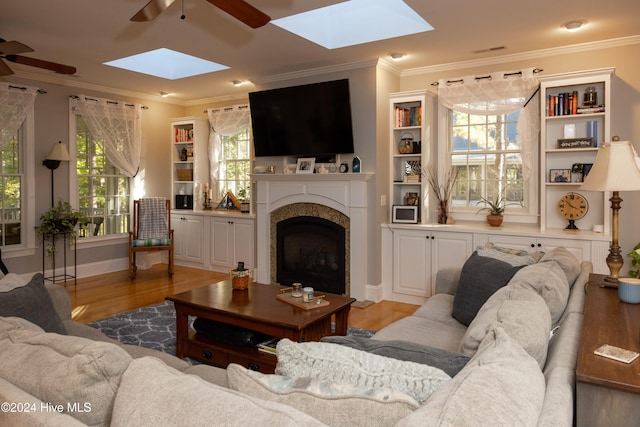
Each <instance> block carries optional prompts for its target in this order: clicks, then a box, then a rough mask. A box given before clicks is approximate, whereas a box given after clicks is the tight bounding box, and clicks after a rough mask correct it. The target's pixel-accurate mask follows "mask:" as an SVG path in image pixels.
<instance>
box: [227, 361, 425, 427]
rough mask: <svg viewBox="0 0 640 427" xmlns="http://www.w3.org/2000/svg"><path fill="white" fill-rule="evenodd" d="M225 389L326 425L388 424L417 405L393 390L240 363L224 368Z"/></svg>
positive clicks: (364, 425)
mask: <svg viewBox="0 0 640 427" xmlns="http://www.w3.org/2000/svg"><path fill="white" fill-rule="evenodd" d="M227 382H228V384H229V388H231V389H232V390H237V391H239V392H241V393H245V394H247V395H249V396H254V397H257V398H260V399H263V400H268V401H271V402H278V403H283V404H285V405H289V406H292V407H294V408H297V409H300V410H301V411H303V412H306V413H307V414H309V415H311V416H313V417H314V418H316V419H318V420H320V421H322V422H323V423H325V424H328V425H330V426H336V427H342V426H346V425H349V426H353V427H358V426H362V427H368V426H372V425H374V426H391V425H393V424H395V423H396V422H397V421H399V420H400V419H402V418H404V417H406V416H407V415H409V414H410V413H412V412H413V411H414V410H416V409H418V408H419V405H418V402H416V401H415V400H414V399H413V398H412V397H410V396H409V395H407V394H404V393H402V392H399V391H397V390H392V389H388V388H382V387H375V388H366V387H358V386H352V385H351V384H348V383H338V382H334V381H328V380H315V379H312V378H307V377H304V378H294V377H287V376H281V375H265V374H261V373H260V372H254V371H251V370H248V369H247V368H244V367H242V366H240V365H236V364H231V365H229V366H228V367H227Z"/></svg>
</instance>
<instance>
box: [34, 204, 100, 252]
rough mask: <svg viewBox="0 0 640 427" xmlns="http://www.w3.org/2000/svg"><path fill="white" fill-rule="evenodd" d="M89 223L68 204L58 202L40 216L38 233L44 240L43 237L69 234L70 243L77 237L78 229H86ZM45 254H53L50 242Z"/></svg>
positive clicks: (87, 219) (52, 245) (84, 216)
mask: <svg viewBox="0 0 640 427" xmlns="http://www.w3.org/2000/svg"><path fill="white" fill-rule="evenodd" d="M87 222H89V218H87V216H86V215H84V214H83V213H81V212H80V211H78V210H74V209H73V208H72V207H71V204H69V202H63V201H62V200H58V204H57V205H54V206H52V207H51V208H50V209H49V210H47V211H46V212H45V213H43V214H42V215H41V216H40V226H38V227H37V228H38V233H39V234H40V236H41V237H42V238H43V239H44V237H45V236H54V237H53V239H55V236H56V235H58V234H64V233H70V234H71V239H69V242H70V243H72V242H73V241H74V239H75V238H76V237H77V235H78V230H77V229H76V226H79V228H86V224H87ZM47 253H48V254H49V255H53V253H55V245H54V243H53V241H52V242H50V243H49V244H48V245H47Z"/></svg>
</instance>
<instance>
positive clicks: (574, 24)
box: [561, 20, 587, 31]
mask: <svg viewBox="0 0 640 427" xmlns="http://www.w3.org/2000/svg"><path fill="white" fill-rule="evenodd" d="M586 23H587V21H584V20H574V21H568V22H565V23H564V24H562V25H561V26H562V28H564V29H566V30H567V31H578V30H579V29H580V28H582V26H583V25H584V24H586Z"/></svg>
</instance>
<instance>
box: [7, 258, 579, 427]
mask: <svg viewBox="0 0 640 427" xmlns="http://www.w3.org/2000/svg"><path fill="white" fill-rule="evenodd" d="M590 271H591V265H590V264H589V263H582V264H579V263H578V261H577V260H576V259H575V258H574V257H573V256H572V255H571V254H569V253H568V252H567V251H566V250H562V249H559V250H554V251H552V252H550V253H547V254H544V256H541V254H524V253H508V251H506V252H503V251H502V250H501V248H479V249H478V251H476V252H475V253H474V255H473V256H472V257H471V258H470V259H469V260H468V261H467V263H465V265H464V266H463V268H462V269H461V270H460V271H451V270H447V271H442V272H440V273H439V274H438V281H437V282H438V283H437V291H438V293H437V294H436V295H434V296H433V297H432V298H430V299H429V300H428V301H427V303H425V305H423V306H422V307H420V308H419V309H418V310H417V311H416V313H415V314H414V315H413V316H410V317H408V318H405V319H402V320H399V321H397V322H394V323H393V324H391V325H389V326H387V327H386V328H384V329H382V330H381V331H379V332H377V333H376V335H375V336H374V337H373V339H363V338H355V337H326V338H325V339H323V341H322V342H319V343H294V342H291V341H289V340H281V341H280V343H279V344H278V368H277V371H276V375H264V374H260V373H257V372H253V371H249V370H247V369H245V368H243V367H241V366H239V365H230V366H229V367H228V368H227V369H226V370H224V369H219V368H215V367H211V366H206V365H196V366H191V365H190V364H188V363H187V362H185V361H183V360H179V359H177V358H175V357H173V356H170V355H167V354H164V353H159V352H157V351H154V350H149V349H144V348H141V347H135V346H129V345H122V344H120V343H118V342H116V341H114V340H111V339H109V338H108V337H106V336H104V335H103V334H102V333H101V332H99V331H97V330H95V329H93V328H91V327H89V326H87V325H83V324H80V323H77V322H74V321H73V320H71V304H70V301H69V297H68V294H67V291H66V289H64V288H62V287H59V286H57V285H46V286H45V285H44V284H43V278H42V275H40V274H36V275H34V276H33V277H32V278H30V279H29V280H24V278H18V277H15V276H14V275H8V276H7V277H5V278H4V279H2V280H0V360H2V363H1V364H0V404H2V408H1V409H2V410H0V425H23V426H36V425H47V426H49V425H51V426H58V425H59V426H65V427H67V426H75V425H91V426H108V425H111V426H143V425H192V426H198V425H203V426H204V425H206V426H210V425H238V426H250V425H262V426H263V425H278V426H287V425H292V426H293V425H295V426H301V425H304V426H307V425H309V426H313V425H335V426H343V425H350V426H360V425H362V426H365V425H366V426H373V425H375V426H383V425H397V426H418V425H419V426H428V425H442V426H463V425H473V426H478V425H491V426H498V425H505V426H506V425H509V426H513V425H531V426H533V425H541V426H545V425H553V426H571V425H572V424H573V412H574V409H573V408H574V401H575V399H574V394H575V393H574V388H575V385H574V383H575V380H574V372H575V364H576V356H577V346H578V339H579V334H580V328H581V323H582V307H583V301H584V291H583V287H584V284H585V283H586V281H587V279H588V275H589V273H590ZM25 282H26V284H25Z"/></svg>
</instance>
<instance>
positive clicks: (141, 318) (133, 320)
mask: <svg viewBox="0 0 640 427" xmlns="http://www.w3.org/2000/svg"><path fill="white" fill-rule="evenodd" d="M88 325H89V326H92V327H94V328H96V329H99V330H100V331H102V332H103V333H104V334H105V335H107V336H108V337H110V338H113V339H116V340H118V341H120V342H121V343H124V344H133V345H138V346H141V347H146V348H151V349H154V350H159V351H162V352H165V353H169V354H173V355H175V354H176V311H175V309H174V307H173V303H172V302H171V301H165V302H162V303H160V304H153V305H148V306H146V307H142V308H138V309H136V310H131V311H127V312H124V313H121V314H116V315H115V316H111V317H107V318H106V319H102V320H96V321H95V322H91V323H89V324H88ZM373 334H375V331H370V330H367V329H359V328H352V327H348V329H347V335H351V336H358V337H366V338H369V337H371V336H372V335H373Z"/></svg>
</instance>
